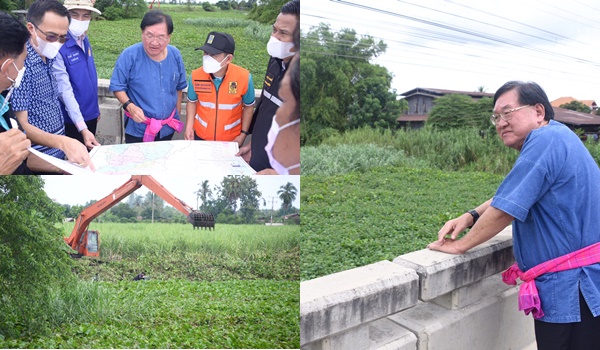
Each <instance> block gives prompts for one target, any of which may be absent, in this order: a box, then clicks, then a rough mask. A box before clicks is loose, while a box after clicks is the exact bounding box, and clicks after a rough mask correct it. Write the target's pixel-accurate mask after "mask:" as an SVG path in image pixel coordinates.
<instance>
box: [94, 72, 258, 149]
mask: <svg viewBox="0 0 600 350" xmlns="http://www.w3.org/2000/svg"><path fill="white" fill-rule="evenodd" d="M109 85H110V80H108V79H99V80H98V99H99V103H100V114H101V117H100V121H99V122H98V127H97V130H96V139H97V140H98V142H100V143H101V144H103V145H114V144H119V143H125V134H124V132H123V127H124V125H123V109H122V108H121V104H120V103H119V101H118V100H117V99H116V98H115V95H114V94H113V93H112V91H110V90H109V89H108V86H109ZM261 92H262V90H260V89H258V90H255V94H256V99H258V98H260V94H261ZM182 101H183V106H182V107H181V115H180V117H181V121H182V122H183V123H185V122H186V119H187V118H186V113H185V102H186V101H187V89H186V90H184V92H183V99H182ZM173 140H183V132H182V133H180V134H178V133H175V136H173ZM249 140H250V137H247V138H246V142H248V141H249Z"/></svg>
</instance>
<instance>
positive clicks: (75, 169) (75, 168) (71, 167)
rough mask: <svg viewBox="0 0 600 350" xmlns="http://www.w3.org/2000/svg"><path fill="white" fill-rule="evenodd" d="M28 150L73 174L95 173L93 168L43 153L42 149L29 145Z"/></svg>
mask: <svg viewBox="0 0 600 350" xmlns="http://www.w3.org/2000/svg"><path fill="white" fill-rule="evenodd" d="M27 150H29V152H31V154H35V155H36V156H38V157H40V158H42V159H43V160H45V161H46V162H48V163H50V164H52V165H54V166H55V167H58V168H60V169H62V170H64V171H66V172H67V173H69V174H72V175H88V174H93V172H92V170H91V169H90V168H83V167H81V166H79V165H77V164H74V163H71V162H68V161H66V160H62V159H58V158H55V157H52V156H49V155H47V154H45V153H42V152H40V151H36V150H35V149H33V148H31V147H29V148H27Z"/></svg>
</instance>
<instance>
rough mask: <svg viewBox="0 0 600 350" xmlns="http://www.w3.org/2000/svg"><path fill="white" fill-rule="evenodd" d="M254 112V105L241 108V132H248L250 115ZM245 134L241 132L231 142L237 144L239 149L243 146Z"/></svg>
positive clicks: (250, 120)
mask: <svg viewBox="0 0 600 350" xmlns="http://www.w3.org/2000/svg"><path fill="white" fill-rule="evenodd" d="M253 112H254V105H251V106H247V105H244V107H242V130H243V131H246V132H247V131H248V128H249V127H250V123H251V122H252V113H253ZM246 136H247V135H246V134H244V133H243V132H241V133H240V134H239V135H238V136H237V137H236V138H235V139H233V141H235V142H237V143H238V146H239V147H242V145H243V144H244V140H245V139H246Z"/></svg>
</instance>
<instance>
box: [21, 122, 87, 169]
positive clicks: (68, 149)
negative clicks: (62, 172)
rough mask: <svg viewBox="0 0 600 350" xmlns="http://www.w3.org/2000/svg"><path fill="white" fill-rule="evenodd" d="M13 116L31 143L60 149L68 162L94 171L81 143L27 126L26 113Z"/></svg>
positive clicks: (85, 149)
mask: <svg viewBox="0 0 600 350" xmlns="http://www.w3.org/2000/svg"><path fill="white" fill-rule="evenodd" d="M15 115H16V117H17V121H18V122H19V124H20V125H21V127H22V128H23V130H24V131H25V133H26V134H27V138H28V139H29V140H31V142H32V143H36V144H38V145H43V146H46V147H51V148H58V149H61V150H62V151H63V152H65V154H66V156H67V158H68V159H69V161H70V162H73V163H77V164H80V165H82V166H83V167H86V166H89V167H90V169H92V171H95V170H96V169H95V168H94V164H92V160H91V159H90V155H89V154H88V151H87V148H86V147H85V145H83V144H82V143H81V142H79V141H77V140H76V139H72V138H70V137H67V136H63V135H54V134H50V133H48V132H45V131H43V130H41V129H39V128H37V127H35V126H33V125H31V124H29V120H28V118H27V111H15Z"/></svg>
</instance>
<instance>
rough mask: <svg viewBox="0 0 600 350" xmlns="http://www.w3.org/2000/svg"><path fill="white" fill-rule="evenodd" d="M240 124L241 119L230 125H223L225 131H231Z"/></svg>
mask: <svg viewBox="0 0 600 350" xmlns="http://www.w3.org/2000/svg"><path fill="white" fill-rule="evenodd" d="M241 123H242V119H238V120H236V121H235V122H233V123H231V124H227V125H225V130H231V129H233V128H235V127H236V126H238V125H240V124H241Z"/></svg>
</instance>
